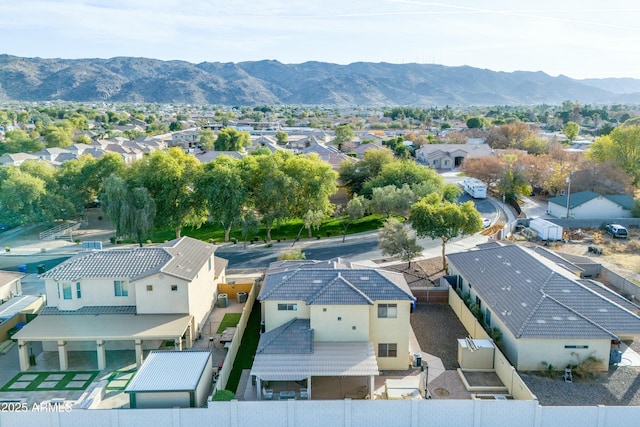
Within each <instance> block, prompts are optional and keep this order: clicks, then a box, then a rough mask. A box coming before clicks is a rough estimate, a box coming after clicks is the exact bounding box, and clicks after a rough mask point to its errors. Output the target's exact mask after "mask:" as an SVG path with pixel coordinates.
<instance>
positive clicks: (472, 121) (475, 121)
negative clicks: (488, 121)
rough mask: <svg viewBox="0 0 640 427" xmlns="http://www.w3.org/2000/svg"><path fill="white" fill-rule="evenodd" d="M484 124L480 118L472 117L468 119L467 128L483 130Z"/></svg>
mask: <svg viewBox="0 0 640 427" xmlns="http://www.w3.org/2000/svg"><path fill="white" fill-rule="evenodd" d="M483 125H484V123H483V122H482V119H481V118H480V117H470V118H469V119H467V127H468V128H469V129H481V128H482V126H483Z"/></svg>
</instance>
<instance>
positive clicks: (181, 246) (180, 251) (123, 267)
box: [42, 237, 220, 281]
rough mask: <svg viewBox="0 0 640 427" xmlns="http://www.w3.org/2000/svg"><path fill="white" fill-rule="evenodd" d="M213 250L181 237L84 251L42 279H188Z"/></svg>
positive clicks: (202, 243) (192, 276) (196, 241)
mask: <svg viewBox="0 0 640 427" xmlns="http://www.w3.org/2000/svg"><path fill="white" fill-rule="evenodd" d="M214 251H215V247H214V245H212V244H209V243H205V242H202V241H200V240H196V239H192V238H190V237H182V238H180V239H176V240H172V241H170V242H167V243H164V244H162V245H159V246H154V247H142V248H140V247H136V248H130V249H110V250H103V251H92V252H83V253H80V254H78V255H76V256H74V257H72V258H70V259H68V260H67V261H65V262H63V263H62V264H60V265H58V266H56V267H54V268H52V269H51V270H49V271H48V272H46V273H44V274H43V275H42V277H44V278H51V279H54V280H57V281H67V280H68V281H76V280H80V279H86V278H114V279H119V278H122V279H129V280H131V281H135V280H139V279H141V278H143V277H147V276H149V275H152V274H155V273H164V274H168V275H172V276H176V277H180V278H183V279H186V280H191V279H193V278H194V277H195V276H196V274H197V273H198V271H199V270H200V268H202V266H203V265H204V263H205V262H207V260H208V259H209V257H210V256H211V255H212V254H213V252H214ZM218 265H220V264H219V263H218Z"/></svg>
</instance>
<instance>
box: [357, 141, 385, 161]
mask: <svg viewBox="0 0 640 427" xmlns="http://www.w3.org/2000/svg"><path fill="white" fill-rule="evenodd" d="M370 150H387V151H389V152H390V151H391V150H390V149H389V147H385V146H384V145H382V144H378V143H375V142H371V143H368V144H359V145H358V146H357V147H356V148H354V149H353V150H351V151H352V152H354V153H356V154H357V155H358V158H359V159H362V158H364V154H365V153H366V152H367V151H370Z"/></svg>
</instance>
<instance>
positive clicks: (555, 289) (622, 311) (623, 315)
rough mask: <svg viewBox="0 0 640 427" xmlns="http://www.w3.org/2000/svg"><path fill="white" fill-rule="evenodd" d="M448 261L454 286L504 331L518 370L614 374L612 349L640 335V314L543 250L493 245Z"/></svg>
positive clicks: (452, 256)
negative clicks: (587, 364)
mask: <svg viewBox="0 0 640 427" xmlns="http://www.w3.org/2000/svg"><path fill="white" fill-rule="evenodd" d="M447 258H448V261H449V276H447V281H448V282H449V284H450V285H451V286H452V287H453V288H455V289H456V290H458V291H459V292H460V294H461V295H463V296H465V295H467V294H468V296H469V297H470V298H471V301H472V302H473V303H475V304H476V305H477V307H478V308H479V310H480V312H481V313H482V316H483V321H484V323H485V324H486V325H487V326H489V327H495V328H497V329H499V330H500V332H501V333H502V338H501V341H502V342H501V346H502V348H503V349H504V353H505V356H507V358H508V359H509V360H510V362H511V364H512V365H513V366H515V367H516V369H518V370H539V369H541V367H542V363H543V362H546V363H547V364H551V365H553V366H554V367H556V368H557V369H564V368H565V367H566V366H567V365H569V364H577V363H579V362H580V361H582V360H585V359H586V358H588V357H594V358H596V359H597V360H598V361H599V362H600V363H599V368H600V369H601V370H607V368H608V362H609V356H610V351H611V350H612V342H617V341H618V340H624V339H633V338H634V337H637V336H639V335H640V317H639V316H638V314H637V313H638V312H639V310H640V307H638V306H636V305H634V304H632V303H630V302H629V301H627V300H626V299H625V298H623V297H621V296H620V295H618V294H616V293H615V292H612V291H611V290H609V289H608V288H607V287H605V286H604V285H602V284H601V283H598V282H596V281H594V280H591V279H581V278H580V272H581V269H580V267H578V266H576V265H574V264H572V263H571V262H570V261H569V260H567V259H564V258H562V257H561V256H558V255H557V254H555V253H551V252H549V251H547V250H545V249H543V248H540V247H537V248H536V249H535V251H534V250H532V249H529V248H525V247H522V246H519V245H506V246H503V245H501V244H498V243H492V244H487V245H481V246H479V247H478V248H476V249H473V250H469V251H467V252H461V253H456V254H450V255H447ZM614 349H615V347H614Z"/></svg>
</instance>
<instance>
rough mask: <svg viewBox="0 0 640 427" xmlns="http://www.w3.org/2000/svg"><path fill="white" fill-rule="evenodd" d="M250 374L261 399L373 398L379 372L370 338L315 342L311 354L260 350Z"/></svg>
mask: <svg viewBox="0 0 640 427" xmlns="http://www.w3.org/2000/svg"><path fill="white" fill-rule="evenodd" d="M251 375H252V376H253V377H255V388H256V396H257V397H258V399H269V400H275V399H300V398H302V399H312V398H313V399H316V400H317V399H344V398H349V397H350V398H353V399H365V398H369V399H371V398H373V391H374V379H375V377H376V376H377V375H379V371H378V363H377V361H376V357H375V353H374V351H373V345H372V344H371V343H370V342H368V341H365V342H314V343H313V351H312V352H308V353H264V352H263V353H257V354H256V356H255V359H254V362H253V367H252V368H251ZM316 389H317V391H318V394H317V395H316V393H315V390H316Z"/></svg>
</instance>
